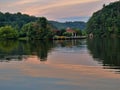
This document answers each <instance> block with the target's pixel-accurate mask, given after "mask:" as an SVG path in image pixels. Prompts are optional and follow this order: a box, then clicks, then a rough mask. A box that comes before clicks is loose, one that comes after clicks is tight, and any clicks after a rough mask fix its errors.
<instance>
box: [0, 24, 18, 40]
mask: <svg viewBox="0 0 120 90" xmlns="http://www.w3.org/2000/svg"><path fill="white" fill-rule="evenodd" d="M0 38H2V39H16V38H18V32H17V31H16V30H15V29H14V28H12V27H11V26H4V27H1V28H0Z"/></svg>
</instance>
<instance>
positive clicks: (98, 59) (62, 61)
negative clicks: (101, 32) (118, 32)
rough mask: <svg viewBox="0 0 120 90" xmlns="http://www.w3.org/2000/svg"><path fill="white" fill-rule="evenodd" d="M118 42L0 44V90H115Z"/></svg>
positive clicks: (119, 58)
mask: <svg viewBox="0 0 120 90" xmlns="http://www.w3.org/2000/svg"><path fill="white" fill-rule="evenodd" d="M119 84H120V39H112V38H111V39H107V38H104V39H103V38H95V39H82V40H55V41H51V40H49V41H0V89H1V90H119V89H120V85H119Z"/></svg>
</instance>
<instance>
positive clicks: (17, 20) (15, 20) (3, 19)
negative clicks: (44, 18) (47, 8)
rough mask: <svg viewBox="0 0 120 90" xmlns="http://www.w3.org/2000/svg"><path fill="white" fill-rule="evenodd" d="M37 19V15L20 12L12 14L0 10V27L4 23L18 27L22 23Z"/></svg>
mask: <svg viewBox="0 0 120 90" xmlns="http://www.w3.org/2000/svg"><path fill="white" fill-rule="evenodd" d="M37 19H38V18H37V17H34V16H29V15H27V14H22V13H20V12H18V13H14V14H11V13H9V12H6V13H2V12H0V27H1V26H5V25H11V26H13V27H17V28H18V29H20V28H21V27H22V26H23V25H24V24H27V23H29V22H34V21H36V20H37Z"/></svg>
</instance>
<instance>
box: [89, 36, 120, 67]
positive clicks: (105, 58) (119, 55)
mask: <svg viewBox="0 0 120 90" xmlns="http://www.w3.org/2000/svg"><path fill="white" fill-rule="evenodd" d="M87 44H88V49H89V50H90V53H91V55H92V56H93V58H94V59H95V60H97V61H99V62H101V63H102V64H103V66H105V67H104V68H111V69H120V39H118V38H109V39H108V38H94V39H88V41H87Z"/></svg>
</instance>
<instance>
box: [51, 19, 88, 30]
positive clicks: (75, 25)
mask: <svg viewBox="0 0 120 90" xmlns="http://www.w3.org/2000/svg"><path fill="white" fill-rule="evenodd" d="M49 23H51V24H52V25H53V26H54V27H56V28H57V29H59V30H62V29H66V28H68V27H70V28H72V29H74V28H75V29H80V30H83V29H85V27H86V23H85V22H82V21H74V22H64V23H62V22H57V21H49Z"/></svg>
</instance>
